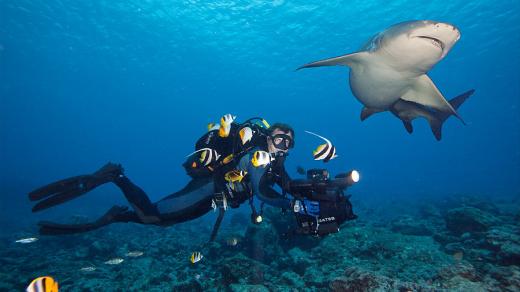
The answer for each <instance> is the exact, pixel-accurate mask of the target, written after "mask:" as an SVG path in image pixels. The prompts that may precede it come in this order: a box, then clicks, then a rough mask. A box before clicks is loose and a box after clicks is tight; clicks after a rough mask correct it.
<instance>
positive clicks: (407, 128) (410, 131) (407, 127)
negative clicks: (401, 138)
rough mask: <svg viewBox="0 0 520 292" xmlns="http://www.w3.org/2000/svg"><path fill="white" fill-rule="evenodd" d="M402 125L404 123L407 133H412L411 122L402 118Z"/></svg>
mask: <svg viewBox="0 0 520 292" xmlns="http://www.w3.org/2000/svg"><path fill="white" fill-rule="evenodd" d="M403 125H404V128H405V129H406V131H407V132H408V133H410V134H411V133H413V126H412V122H411V121H405V120H403Z"/></svg>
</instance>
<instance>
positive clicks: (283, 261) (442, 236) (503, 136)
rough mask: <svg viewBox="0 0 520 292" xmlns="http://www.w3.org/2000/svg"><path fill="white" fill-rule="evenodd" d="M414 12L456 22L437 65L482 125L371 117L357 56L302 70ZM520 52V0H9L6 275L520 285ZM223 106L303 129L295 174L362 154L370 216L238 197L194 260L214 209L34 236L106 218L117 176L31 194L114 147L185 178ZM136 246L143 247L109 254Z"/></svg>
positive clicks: (19, 278) (187, 284) (131, 163)
mask: <svg viewBox="0 0 520 292" xmlns="http://www.w3.org/2000/svg"><path fill="white" fill-rule="evenodd" d="M413 19H432V20H438V21H443V22H449V23H452V24H454V25H455V26H457V27H458V28H459V30H460V31H461V39H460V40H459V41H458V43H457V44H456V45H455V47H454V48H453V49H452V50H451V51H450V52H449V53H448V55H447V56H446V57H445V58H444V59H443V60H442V61H440V62H439V63H438V64H437V65H436V66H435V67H434V68H433V70H431V71H430V72H429V74H428V75H429V76H430V77H431V79H432V80H433V81H434V83H435V84H436V85H437V87H438V88H439V90H440V91H441V92H442V93H443V94H444V95H445V96H446V97H447V98H448V99H449V98H452V97H454V96H456V95H458V94H460V93H462V92H465V91H467V90H469V89H475V93H474V95H473V96H471V97H470V98H469V99H468V100H467V101H466V102H465V103H464V104H463V105H462V106H461V108H460V109H459V113H460V115H461V116H462V117H463V119H464V120H465V121H466V123H467V125H463V124H462V123H461V122H460V121H459V120H457V119H455V118H451V119H449V120H448V121H447V122H446V123H445V124H444V127H443V138H442V140H441V141H436V140H435V138H434V136H433V135H432V133H431V130H430V128H429V126H428V124H427V122H426V121H425V120H421V119H419V120H417V121H415V122H414V126H415V127H414V128H415V129H414V133H413V134H411V135H410V134H408V133H407V132H406V131H405V129H404V128H403V125H402V123H401V122H400V121H399V120H398V119H396V118H394V117H393V116H392V115H391V114H390V113H388V112H387V113H383V114H378V115H375V116H374V117H371V118H370V119H368V120H366V121H364V122H361V121H360V119H359V114H360V111H361V109H362V105H361V104H360V103H359V102H358V101H357V100H356V99H355V98H354V97H353V95H352V93H351V91H350V89H349V86H348V83H347V80H348V70H349V69H348V68H346V67H328V68H323V69H321V68H320V69H314V70H302V71H295V69H296V68H298V67H299V66H301V65H303V64H305V63H308V62H310V61H314V60H320V59H324V58H328V57H331V56H338V55H342V54H346V53H350V52H354V51H356V50H358V49H359V48H360V47H361V46H362V45H363V44H364V43H365V42H366V40H368V39H369V38H370V37H371V36H372V35H374V34H375V33H377V32H379V31H382V30H384V29H385V28H387V27H388V26H390V25H393V24H395V23H399V22H402V21H406V20H413ZM519 67H520V2H519V1H516V0H511V1H506V0H503V1H491V0H482V1H450V2H449V3H448V2H447V1H427V2H424V1H284V0H275V1H164V0H162V1H159V0H156V1H153V0H148V1H54V0H50V1H27V0H17V1H9V0H0V256H1V257H0V275H1V277H0V279H1V281H0V282H1V283H0V290H2V291H3V290H5V291H13V290H22V289H24V288H25V286H26V285H27V284H28V283H29V282H30V281H31V280H32V279H33V278H35V277H37V276H42V275H51V276H53V277H54V278H55V279H56V281H58V282H59V283H60V286H61V287H63V289H64V290H65V291H69V290H70V291H83V290H85V291H87V290H105V291H111V290H118V289H119V290H123V289H130V290H154V289H155V290H157V291H160V290H175V291H196V290H209V289H216V290H230V291H252V290H255V291H268V290H269V291H287V290H291V289H293V290H296V291H303V290H308V291H328V290H334V291H358V290H377V289H379V290H400V289H405V290H406V289H409V290H443V289H445V290H462V291H465V290H472V291H478V290H488V289H490V290H510V291H514V290H518V289H520V268H519V263H520V231H519V220H520V209H519V206H520V115H519V113H520V108H519V106H520V73H519V70H518V68H519ZM227 113H232V114H234V115H236V116H237V121H239V122H240V121H244V120H246V119H248V118H250V117H255V116H261V117H263V118H265V119H266V120H267V121H269V122H270V123H271V124H272V123H274V122H284V123H288V124H290V125H291V126H293V127H294V128H295V130H296V146H295V149H294V150H293V151H292V152H291V154H290V156H289V158H288V160H287V163H286V168H287V170H288V171H289V173H290V174H291V176H294V177H298V176H299V175H298V174H297V172H296V167H297V166H302V167H304V168H316V167H325V168H327V169H329V170H330V172H331V173H333V174H337V173H339V172H345V171H348V170H350V169H357V170H359V171H360V173H361V180H360V182H359V183H358V184H356V185H355V186H353V187H352V188H351V189H349V193H351V194H352V202H353V205H354V212H356V213H357V214H358V215H359V219H358V220H355V221H352V222H348V223H346V224H345V225H344V226H343V227H342V229H341V231H340V232H339V233H337V234H333V235H330V236H327V237H326V238H322V239H315V238H299V239H292V240H290V241H284V240H283V239H281V238H279V237H278V235H277V234H278V233H279V232H278V231H279V230H280V228H282V229H283V226H284V224H285V223H287V222H285V221H283V220H286V218H285V217H284V218H283V220H282V219H281V218H282V216H281V215H279V210H276V209H275V208H270V210H268V211H267V214H266V218H267V220H266V222H264V223H265V224H262V225H260V226H253V225H252V224H250V223H248V222H249V213H248V212H249V210H248V209H247V208H241V209H239V210H232V211H231V212H228V214H227V215H226V219H225V226H224V228H223V230H221V232H220V234H219V238H218V239H217V242H216V243H215V244H214V246H212V247H211V248H210V251H208V252H207V254H205V258H204V259H203V261H201V262H200V264H199V265H192V264H191V263H190V262H189V256H190V254H191V252H193V251H195V249H196V248H197V246H200V244H202V243H204V242H205V241H206V240H207V239H208V238H209V234H210V230H211V226H212V224H213V222H214V220H215V217H216V216H215V214H213V213H212V212H211V213H209V214H207V215H206V216H204V217H202V218H200V219H197V220H194V221H192V222H189V223H183V224H179V225H174V226H172V227H167V228H161V227H155V226H141V225H136V224H114V225H112V226H109V227H106V228H103V229H100V230H97V231H94V232H89V233H86V234H81V235H72V236H61V237H45V236H42V237H39V236H38V235H37V225H36V222H37V221H38V220H42V219H45V220H65V219H67V218H69V219H70V218H71V216H76V217H81V216H86V217H88V218H91V219H92V218H96V217H98V216H99V215H100V214H102V213H104V212H105V211H106V210H107V209H108V208H110V207H111V206H112V205H114V204H126V201H125V200H124V198H123V196H122V194H121V193H120V192H119V190H118V189H117V188H116V187H115V186H113V185H110V184H107V185H104V186H102V187H99V188H97V189H96V190H94V191H92V192H91V193H89V194H88V195H85V196H83V197H81V198H78V199H77V200H74V201H73V202H70V203H67V204H64V205H62V206H59V207H56V208H52V209H49V210H47V211H44V212H41V213H37V214H33V213H31V204H30V202H29V200H28V198H27V193H28V192H29V191H31V190H33V189H35V188H36V187H39V186H41V185H44V184H46V183H49V182H52V181H55V180H57V179H61V178H65V177H69V176H73V175H78V174H86V173H91V172H93V171H95V170H96V169H98V168H99V167H100V166H102V165H103V164H105V163H106V162H107V161H113V162H118V163H121V164H122V165H123V167H124V168H125V173H126V175H127V176H128V177H129V178H131V179H132V180H133V181H134V182H135V183H136V184H138V185H139V186H141V187H142V188H143V189H144V190H145V191H146V193H147V194H148V195H149V196H150V197H151V198H152V200H158V199H160V198H162V197H163V196H165V195H167V194H170V193H172V192H174V191H176V190H178V189H180V188H182V187H183V186H184V185H185V184H186V183H187V182H188V176H187V175H186V174H185V172H184V169H183V168H182V166H181V164H182V163H183V162H184V160H185V157H186V155H187V154H189V153H191V152H192V151H193V147H194V143H195V141H196V140H197V139H198V138H199V137H200V136H201V135H203V134H204V133H205V132H206V125H207V124H208V123H210V122H218V120H219V119H220V117H221V116H222V115H224V114H227ZM304 130H308V131H313V132H316V133H319V134H321V135H323V136H325V137H328V138H329V139H331V140H332V141H333V142H334V144H335V146H336V148H337V151H338V155H339V157H338V158H336V159H334V160H332V161H330V162H329V163H327V164H324V163H323V162H321V161H314V160H313V159H312V150H313V149H314V148H315V147H316V146H317V145H318V143H319V141H318V140H317V138H316V137H313V136H311V135H308V134H306V133H305V132H304ZM266 208H267V207H266ZM425 210H426V211H425ZM269 215H270V216H269ZM457 218H470V219H467V220H469V221H464V222H455V223H454V222H453V220H455V221H456V220H458V219H457ZM280 220H282V221H280ZM287 224H290V222H289V223H287ZM450 224H451V226H453V224H455V225H457V224H460V225H463V226H465V227H463V228H462V229H457V228H455V229H450V227H449V226H450ZM472 224H477V225H478V224H480V225H482V226H484V227H482V226H480V225H479V227H478V228H475V229H472ZM468 226H469V227H468ZM33 236H34V237H39V240H38V241H36V242H34V243H31V244H26V245H23V244H22V245H21V244H18V243H15V242H14V241H15V240H17V239H19V238H22V237H33ZM230 237H233V238H237V239H238V244H237V245H232V246H230V245H228V244H226V242H227V241H226V240H227V239H228V238H230ZM135 250H137V251H142V252H143V255H142V256H139V257H135V258H128V259H126V260H125V262H123V263H121V264H120V265H114V266H111V265H105V264H103V263H104V261H107V260H109V259H110V258H115V257H118V256H119V257H123V256H124V255H125V254H127V252H129V251H135ZM85 266H94V267H96V270H95V271H91V272H83V271H80V269H81V268H83V267H85Z"/></svg>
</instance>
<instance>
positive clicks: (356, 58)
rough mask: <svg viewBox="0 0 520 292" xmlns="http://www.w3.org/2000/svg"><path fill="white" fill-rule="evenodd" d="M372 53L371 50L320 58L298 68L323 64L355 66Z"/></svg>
mask: <svg viewBox="0 0 520 292" xmlns="http://www.w3.org/2000/svg"><path fill="white" fill-rule="evenodd" d="M369 55H370V53H369V52H357V53H353V54H348V55H343V56H339V57H334V58H329V59H325V60H320V61H316V62H312V63H308V64H305V65H303V66H301V67H299V68H298V69H296V70H300V69H304V68H312V67H321V66H336V65H341V66H349V67H353V66H355V65H356V64H359V63H360V62H363V60H364V59H365V58H367V57H368V56H369Z"/></svg>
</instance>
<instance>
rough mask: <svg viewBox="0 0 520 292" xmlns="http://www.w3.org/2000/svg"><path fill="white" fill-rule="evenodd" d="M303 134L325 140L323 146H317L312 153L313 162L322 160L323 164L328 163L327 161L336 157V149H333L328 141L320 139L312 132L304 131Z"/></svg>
mask: <svg viewBox="0 0 520 292" xmlns="http://www.w3.org/2000/svg"><path fill="white" fill-rule="evenodd" d="M305 132H307V133H309V134H311V135H314V136H316V137H319V138H321V139H323V140H325V144H321V145H320V146H318V147H317V148H316V150H314V151H313V152H312V154H313V156H314V160H323V162H329V160H331V159H334V158H336V157H338V156H337V155H336V147H334V145H332V143H331V142H330V140H329V139H327V138H325V137H322V136H320V135H318V134H315V133H313V132H310V131H305Z"/></svg>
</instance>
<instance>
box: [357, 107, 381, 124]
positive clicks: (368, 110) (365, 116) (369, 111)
mask: <svg viewBox="0 0 520 292" xmlns="http://www.w3.org/2000/svg"><path fill="white" fill-rule="evenodd" d="M383 111H384V110H380V109H375V108H368V107H363V109H362V110H361V115H360V118H361V121H364V120H366V119H368V118H369V117H370V116H371V115H373V114H376V113H380V112H383Z"/></svg>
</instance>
